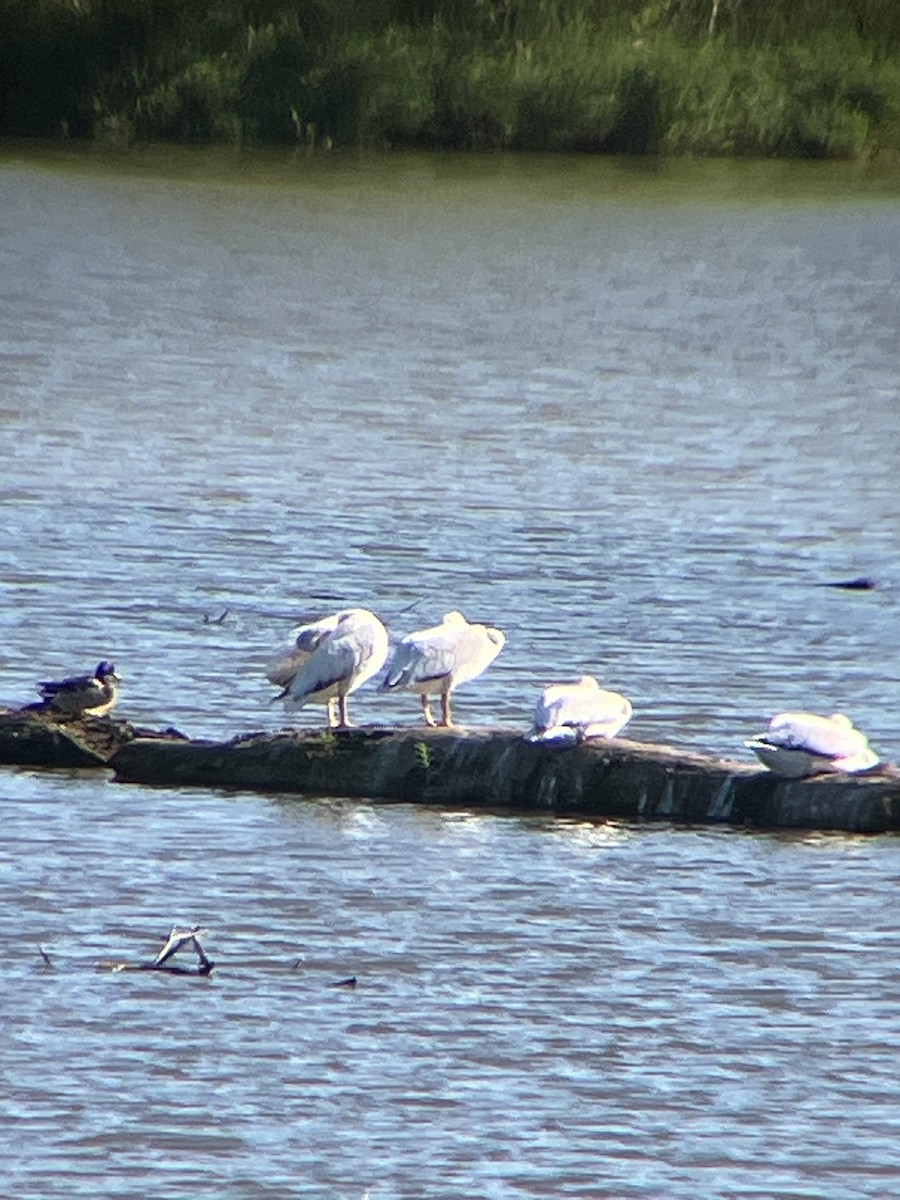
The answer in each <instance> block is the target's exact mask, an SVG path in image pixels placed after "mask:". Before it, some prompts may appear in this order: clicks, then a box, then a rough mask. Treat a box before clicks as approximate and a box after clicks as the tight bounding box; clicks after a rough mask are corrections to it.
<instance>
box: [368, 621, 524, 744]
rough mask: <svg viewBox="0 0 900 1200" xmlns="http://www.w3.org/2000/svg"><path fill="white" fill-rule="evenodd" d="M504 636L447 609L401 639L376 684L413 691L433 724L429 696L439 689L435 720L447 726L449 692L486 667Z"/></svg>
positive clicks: (449, 719)
mask: <svg viewBox="0 0 900 1200" xmlns="http://www.w3.org/2000/svg"><path fill="white" fill-rule="evenodd" d="M505 641H506V638H505V636H504V635H503V634H502V633H501V632H500V630H499V629H491V628H489V627H488V626H486V625H476V624H470V623H469V622H468V621H467V620H466V618H465V617H464V616H463V615H462V613H459V612H448V613H446V614H445V615H444V620H443V623H442V624H440V625H435V626H433V627H432V628H431V629H421V630H419V631H418V632H417V633H408V634H407V635H406V637H404V638H401V639H400V641H399V642H398V643H397V648H396V650H395V651H394V656H393V658H392V659H391V665H390V666H389V667H388V672H387V675H386V676H385V679H384V682H383V683H382V685H381V690H382V691H384V692H399V691H406V692H418V693H419V695H420V696H421V698H422V712H423V714H424V716H425V723H426V725H432V726H434V725H435V724H436V722H435V719H434V717H433V716H432V713H431V706H430V704H429V702H428V697H429V695H438V694H439V695H440V697H441V720H440V724H441V725H442V726H445V727H446V728H448V729H449V728H450V727H451V726H452V724H453V720H452V717H451V714H450V693H451V692H452V691H453V690H454V689H455V688H457V687H459V685H460V684H461V683H466V682H467V681H468V680H470V679H475V678H476V677H477V676H478V675H480V674H481V673H482V672H483V671H485V670H487V668H488V667H489V666H490V665H491V663H492V662H493V661H494V659H495V658H496V657H497V655H498V654H499V653H500V651H501V650H502V649H503V645H504V642H505Z"/></svg>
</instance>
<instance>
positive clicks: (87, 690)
mask: <svg viewBox="0 0 900 1200" xmlns="http://www.w3.org/2000/svg"><path fill="white" fill-rule="evenodd" d="M120 683H121V680H120V678H119V676H118V675H117V674H116V668H115V666H114V665H113V664H112V663H111V662H107V661H106V660H105V659H104V661H103V662H101V663H98V664H97V670H96V671H95V672H94V673H93V675H72V676H70V677H69V678H68V679H61V680H59V681H53V680H46V681H45V682H43V683H39V684H38V691H39V692H40V694H41V697H42V699H43V701H44V705H45V707H46V708H47V709H48V710H49V711H50V712H52V713H54V714H56V715H58V716H61V717H66V718H68V719H69V720H75V719H77V718H78V717H103V716H105V715H106V714H107V713H108V712H112V710H113V709H114V708H115V706H116V703H117V702H118V699H119V684H120Z"/></svg>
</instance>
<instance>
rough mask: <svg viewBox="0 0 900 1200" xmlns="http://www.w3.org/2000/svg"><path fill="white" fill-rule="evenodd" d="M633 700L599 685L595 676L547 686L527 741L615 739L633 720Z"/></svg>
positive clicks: (581, 677)
mask: <svg viewBox="0 0 900 1200" xmlns="http://www.w3.org/2000/svg"><path fill="white" fill-rule="evenodd" d="M633 711H634V710H633V708H632V705H631V701H630V700H627V699H626V698H625V697H624V696H620V695H619V693H618V692H608V691H605V690H604V689H603V688H601V687H600V684H599V682H598V681H597V680H596V679H595V678H594V677H593V676H592V675H582V676H580V677H579V678H578V679H577V680H576V681H575V682H574V683H553V684H551V685H550V686H549V687H546V688H544V690H543V691H542V692H541V695H540V698H539V700H538V702H537V707H536V708H535V712H534V728H533V729H532V731H531V733H529V734H527V735H526V737H527V739H528V741H531V742H545V741H582V740H583V739H584V738H595V737H601V738H613V737H615V736H616V734H617V733H619V731H620V730H622V729H624V727H625V726H626V725H627V724H628V722H629V721H630V720H631V715H632V713H633Z"/></svg>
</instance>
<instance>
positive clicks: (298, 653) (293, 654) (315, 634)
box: [266, 609, 351, 727]
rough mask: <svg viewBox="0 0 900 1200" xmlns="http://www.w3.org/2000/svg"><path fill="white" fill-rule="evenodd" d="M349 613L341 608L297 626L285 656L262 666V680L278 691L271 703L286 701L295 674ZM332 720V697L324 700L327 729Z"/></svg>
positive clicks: (333, 707) (333, 706) (335, 715)
mask: <svg viewBox="0 0 900 1200" xmlns="http://www.w3.org/2000/svg"><path fill="white" fill-rule="evenodd" d="M350 611H351V610H350V609H344V610H343V611H341V612H336V613H331V614H330V615H329V616H327V617H321V618H320V619H319V620H318V621H309V622H308V623H307V624H305V625H297V626H296V627H295V628H294V629H293V630H292V631H291V638H292V641H291V648H290V649H289V650H288V651H287V653H282V654H280V655H279V656H278V657H277V658H274V659H272V661H271V662H270V663H269V665H268V666H267V667H266V679H268V681H269V683H274V684H275V686H276V687H279V688H281V689H282V690H281V692H280V693H279V694H278V695H277V696H273V697H272V703H274V702H275V701H276V700H283V699H285V698H286V696H287V693H288V692H289V691H290V687H291V684H292V683H293V682H294V679H295V678H296V676H297V672H298V671H299V670H300V668H301V667H302V666H303V665H304V664H305V663H307V662H309V660H310V658H311V657H312V655H313V652H314V651H315V650H316V649H317V648H318V647H319V646H320V645H321V643H322V642H323V641H324V640H325V639H326V638H327V637H329V636H330V635H331V634H332V633H334V631H335V629H336V628H337V627H338V625H339V624H340V622H341V620H342V619H343V618H344V617H346V616H347V614H348V613H349V612H350ZM336 721H337V714H336V712H335V701H334V698H333V697H332V699H331V700H329V701H328V724H329V727H330V726H332V725H334V724H335V723H336Z"/></svg>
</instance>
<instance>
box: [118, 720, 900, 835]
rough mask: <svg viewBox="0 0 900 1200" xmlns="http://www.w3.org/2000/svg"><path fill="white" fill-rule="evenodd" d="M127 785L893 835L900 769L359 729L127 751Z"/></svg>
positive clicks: (512, 736) (137, 745)
mask: <svg viewBox="0 0 900 1200" xmlns="http://www.w3.org/2000/svg"><path fill="white" fill-rule="evenodd" d="M110 766H111V767H112V768H113V770H114V771H115V778H116V779H117V780H118V781H119V782H127V783H145V784H167V785H176V786H182V785H184V786H203V787H219V788H228V789H247V790H252V791H282V792H306V793H312V794H319V795H323V794H324V795H342V796H358V797H370V798H373V799H387V800H406V801H416V802H420V803H426V804H444V805H466V806H471V807H477V808H485V809H491V808H495V809H496V808H516V809H538V810H545V811H551V812H556V813H560V814H585V815H591V816H598V817H611V818H626V819H641V818H643V819H651V820H670V821H679V822H691V823H711V822H731V823H737V824H748V825H754V826H767V827H778V826H781V827H798V828H811V829H842V830H849V831H854V832H866V833H881V832H884V831H886V830H893V829H900V774H898V773H897V772H896V771H892V770H886V771H884V772H882V773H880V774H875V775H867V776H858V775H857V776H852V775H824V776H817V777H815V778H812V779H779V778H778V777H776V776H775V775H773V774H771V773H770V772H769V771H766V770H765V769H762V768H760V767H759V766H758V765H755V764H750V763H745V762H743V763H742V762H731V761H727V760H723V759H717V758H712V757H709V756H706V755H701V754H694V753H690V752H687V751H681V750H676V749H673V748H672V747H669V746H658V745H649V744H643V743H637V742H628V741H624V740H619V739H616V740H614V741H611V742H603V741H596V742H585V743H582V744H580V745H575V746H573V745H565V746H553V745H552V744H547V743H543V744H542V743H532V742H528V741H526V740H525V739H524V738H522V737H521V736H520V735H519V734H517V733H513V732H509V731H499V730H461V729H450V730H447V729H416V730H400V731H398V730H391V729H352V730H345V731H329V732H324V733H312V732H283V733H278V734H251V735H248V736H246V737H240V738H235V739H233V740H232V741H229V742H212V741H182V742H177V741H164V740H154V741H146V740H144V739H141V738H136V739H134V740H133V741H130V742H129V743H128V744H127V745H124V746H123V747H122V748H121V749H120V750H119V751H118V752H117V753H116V754H115V755H114V756H113V758H112V760H111V762H110Z"/></svg>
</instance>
